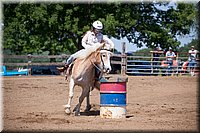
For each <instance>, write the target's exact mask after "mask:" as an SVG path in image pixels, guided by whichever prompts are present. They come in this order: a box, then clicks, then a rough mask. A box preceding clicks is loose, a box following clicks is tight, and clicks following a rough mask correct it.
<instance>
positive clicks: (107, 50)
mask: <svg viewBox="0 0 200 133" xmlns="http://www.w3.org/2000/svg"><path fill="white" fill-rule="evenodd" d="M101 51H105V52H111V51H110V50H109V49H101V50H100V53H103V52H101ZM100 59H101V62H102V64H103V68H102V69H101V68H100V67H99V66H98V65H96V64H95V63H94V62H92V61H91V60H90V62H91V63H92V64H93V66H94V67H95V68H97V69H98V70H99V71H102V70H104V69H105V63H104V61H103V58H102V55H101V54H100Z"/></svg>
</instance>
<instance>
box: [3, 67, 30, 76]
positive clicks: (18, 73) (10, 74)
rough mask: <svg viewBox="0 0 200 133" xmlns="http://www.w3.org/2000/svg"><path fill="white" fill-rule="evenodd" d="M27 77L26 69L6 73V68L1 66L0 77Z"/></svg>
mask: <svg viewBox="0 0 200 133" xmlns="http://www.w3.org/2000/svg"><path fill="white" fill-rule="evenodd" d="M16 75H28V69H22V70H13V71H7V70H6V66H1V72H0V76H16Z"/></svg>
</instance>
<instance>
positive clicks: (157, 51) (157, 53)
mask: <svg viewBox="0 0 200 133" xmlns="http://www.w3.org/2000/svg"><path fill="white" fill-rule="evenodd" d="M150 52H151V53H152V54H153V58H152V61H153V67H152V73H153V69H154V68H155V69H157V68H158V64H159V63H158V61H159V57H160V55H161V54H163V51H161V50H160V48H159V47H156V48H155V50H154V51H150Z"/></svg>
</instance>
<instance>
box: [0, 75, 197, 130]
mask: <svg viewBox="0 0 200 133" xmlns="http://www.w3.org/2000/svg"><path fill="white" fill-rule="evenodd" d="M2 81H3V84H2V89H3V100H4V101H3V106H4V109H3V110H4V112H3V113H4V114H3V115H4V117H3V130H5V131H71V130H76V131H77V130H81V131H90V130H99V131H103V130H117V131H122V130H126V131H129V130H131V131H138V130H140V131H141V130H144V131H149V130H150V131H152V130H155V131H161V130H162V131H163V130H164V131H198V126H197V125H198V119H197V116H198V112H197V109H198V108H199V106H198V102H197V101H198V100H197V96H198V94H197V93H198V92H197V90H198V80H197V77H189V76H183V77H171V76H170V77H160V76H158V77H155V76H146V77H143V76H138V77H135V76H128V82H127V107H126V110H127V114H126V118H122V119H104V118H100V112H99V110H100V93H99V91H98V90H94V91H93V92H92V96H91V104H92V109H91V111H90V112H89V113H86V112H83V111H84V109H85V105H86V101H84V102H83V104H82V106H81V116H78V117H76V116H74V114H72V115H70V116H68V115H66V114H65V112H64V108H63V106H62V105H65V104H66V103H67V100H68V90H69V89H68V82H67V81H66V80H64V77H63V76H21V77H3V78H2ZM80 92H81V88H80V87H78V86H76V87H75V94H74V98H73V101H72V109H73V108H74V107H75V105H76V104H77V102H78V97H79V95H80Z"/></svg>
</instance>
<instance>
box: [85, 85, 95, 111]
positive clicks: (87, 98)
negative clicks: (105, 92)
mask: <svg viewBox="0 0 200 133" xmlns="http://www.w3.org/2000/svg"><path fill="white" fill-rule="evenodd" d="M93 89H94V88H92V89H91V90H90V92H89V93H88V94H87V96H86V109H85V112H88V111H90V109H91V105H90V95H91V91H92V90H93Z"/></svg>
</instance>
